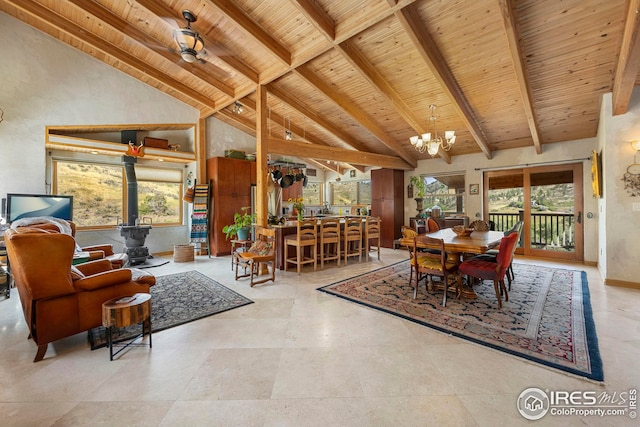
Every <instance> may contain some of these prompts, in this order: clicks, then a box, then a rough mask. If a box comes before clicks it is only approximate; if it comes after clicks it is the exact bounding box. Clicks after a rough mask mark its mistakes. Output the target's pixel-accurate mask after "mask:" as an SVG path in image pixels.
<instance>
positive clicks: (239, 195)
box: [207, 157, 252, 256]
mask: <svg viewBox="0 0 640 427" xmlns="http://www.w3.org/2000/svg"><path fill="white" fill-rule="evenodd" d="M251 163H252V162H249V161H247V160H239V159H232V158H228V157H212V158H210V159H207V176H208V179H209V180H210V181H211V184H212V190H211V210H210V212H211V219H210V221H209V223H210V227H211V228H210V233H209V236H210V248H211V254H212V255H214V256H219V255H229V254H230V253H231V242H230V241H229V240H227V238H226V236H225V234H224V233H223V232H222V227H224V226H225V225H227V224H232V223H233V215H234V214H235V213H236V212H240V209H241V208H242V207H243V206H251V182H252V178H251Z"/></svg>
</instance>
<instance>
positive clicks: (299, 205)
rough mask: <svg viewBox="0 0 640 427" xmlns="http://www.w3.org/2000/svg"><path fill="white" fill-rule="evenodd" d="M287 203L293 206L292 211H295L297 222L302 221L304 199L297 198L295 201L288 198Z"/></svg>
mask: <svg viewBox="0 0 640 427" xmlns="http://www.w3.org/2000/svg"><path fill="white" fill-rule="evenodd" d="M288 202H289V203H291V204H292V205H293V209H294V210H296V211H297V214H298V221H302V218H303V217H304V199H303V198H302V197H298V198H297V199H294V198H291V197H289V200H288Z"/></svg>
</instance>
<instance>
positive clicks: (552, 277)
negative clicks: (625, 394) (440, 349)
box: [318, 260, 604, 381]
mask: <svg viewBox="0 0 640 427" xmlns="http://www.w3.org/2000/svg"><path fill="white" fill-rule="evenodd" d="M513 269H514V272H515V280H514V282H513V283H512V285H511V291H510V292H509V301H506V302H505V301H503V306H502V309H498V305H497V301H496V295H495V291H494V289H493V283H492V282H489V281H485V282H484V283H483V284H481V285H476V286H474V290H475V291H476V293H477V295H478V297H477V298H476V299H460V300H457V299H456V298H455V295H454V294H453V293H450V295H449V298H448V301H447V306H446V307H442V306H441V302H442V291H433V292H428V291H426V290H425V287H424V282H421V283H420V289H419V291H418V296H417V298H416V299H415V300H414V299H413V286H411V285H410V284H409V274H410V268H409V261H408V260H407V261H402V262H399V263H396V264H393V265H390V266H387V267H384V268H381V269H379V270H376V271H373V272H369V273H366V274H363V275H360V276H356V277H352V278H350V279H346V280H342V281H340V282H336V283H333V284H331V285H327V286H323V287H321V288H319V289H318V290H319V291H322V292H326V293H328V294H331V295H336V296H338V297H341V298H344V299H346V300H349V301H352V302H356V303H359V304H363V305H366V306H368V307H372V308H375V309H378V310H381V311H384V312H387V313H390V314H393V315H395V316H398V317H402V318H404V319H408V320H411V321H413V322H416V323H419V324H421V325H424V326H428V327H430V328H433V329H436V330H438V331H441V332H445V333H447V334H451V335H455V336H457V337H460V338H464V339H467V340H469V341H473V342H475V343H478V344H481V345H484V346H487V347H491V348H493V349H496V350H500V351H503V352H505V353H508V354H512V355H514V356H518V357H522V358H524V359H527V360H530V361H533V362H537V363H540V364H542V365H545V366H549V367H552V368H556V369H560V370H562V371H565V372H569V373H571V374H574V375H578V376H581V377H585V378H589V379H591V380H595V381H603V380H604V373H603V370H602V360H601V358H600V351H599V349H598V339H597V336H596V328H595V323H594V321H593V315H592V312H591V302H590V298H589V286H588V284H587V275H586V273H585V272H584V271H578V270H570V269H558V268H549V267H543V266H537V265H531V264H518V263H514V264H513Z"/></svg>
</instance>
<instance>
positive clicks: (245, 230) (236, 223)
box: [222, 206, 256, 240]
mask: <svg viewBox="0 0 640 427" xmlns="http://www.w3.org/2000/svg"><path fill="white" fill-rule="evenodd" d="M250 209H251V208H250V207H249V206H244V207H242V208H241V209H240V210H241V211H240V212H236V213H235V214H233V224H229V225H225V226H224V227H222V232H223V233H225V234H226V236H227V239H232V238H234V237H235V236H238V240H249V233H250V232H251V224H253V222H254V221H255V218H256V215H255V214H251V213H249V210H250Z"/></svg>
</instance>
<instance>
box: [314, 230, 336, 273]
mask: <svg viewBox="0 0 640 427" xmlns="http://www.w3.org/2000/svg"><path fill="white" fill-rule="evenodd" d="M318 236H319V237H320V269H323V268H324V262H325V261H332V260H334V259H335V260H337V261H338V267H340V220H339V219H337V218H323V219H321V220H320V229H319V230H318ZM331 249H333V250H331Z"/></svg>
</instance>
